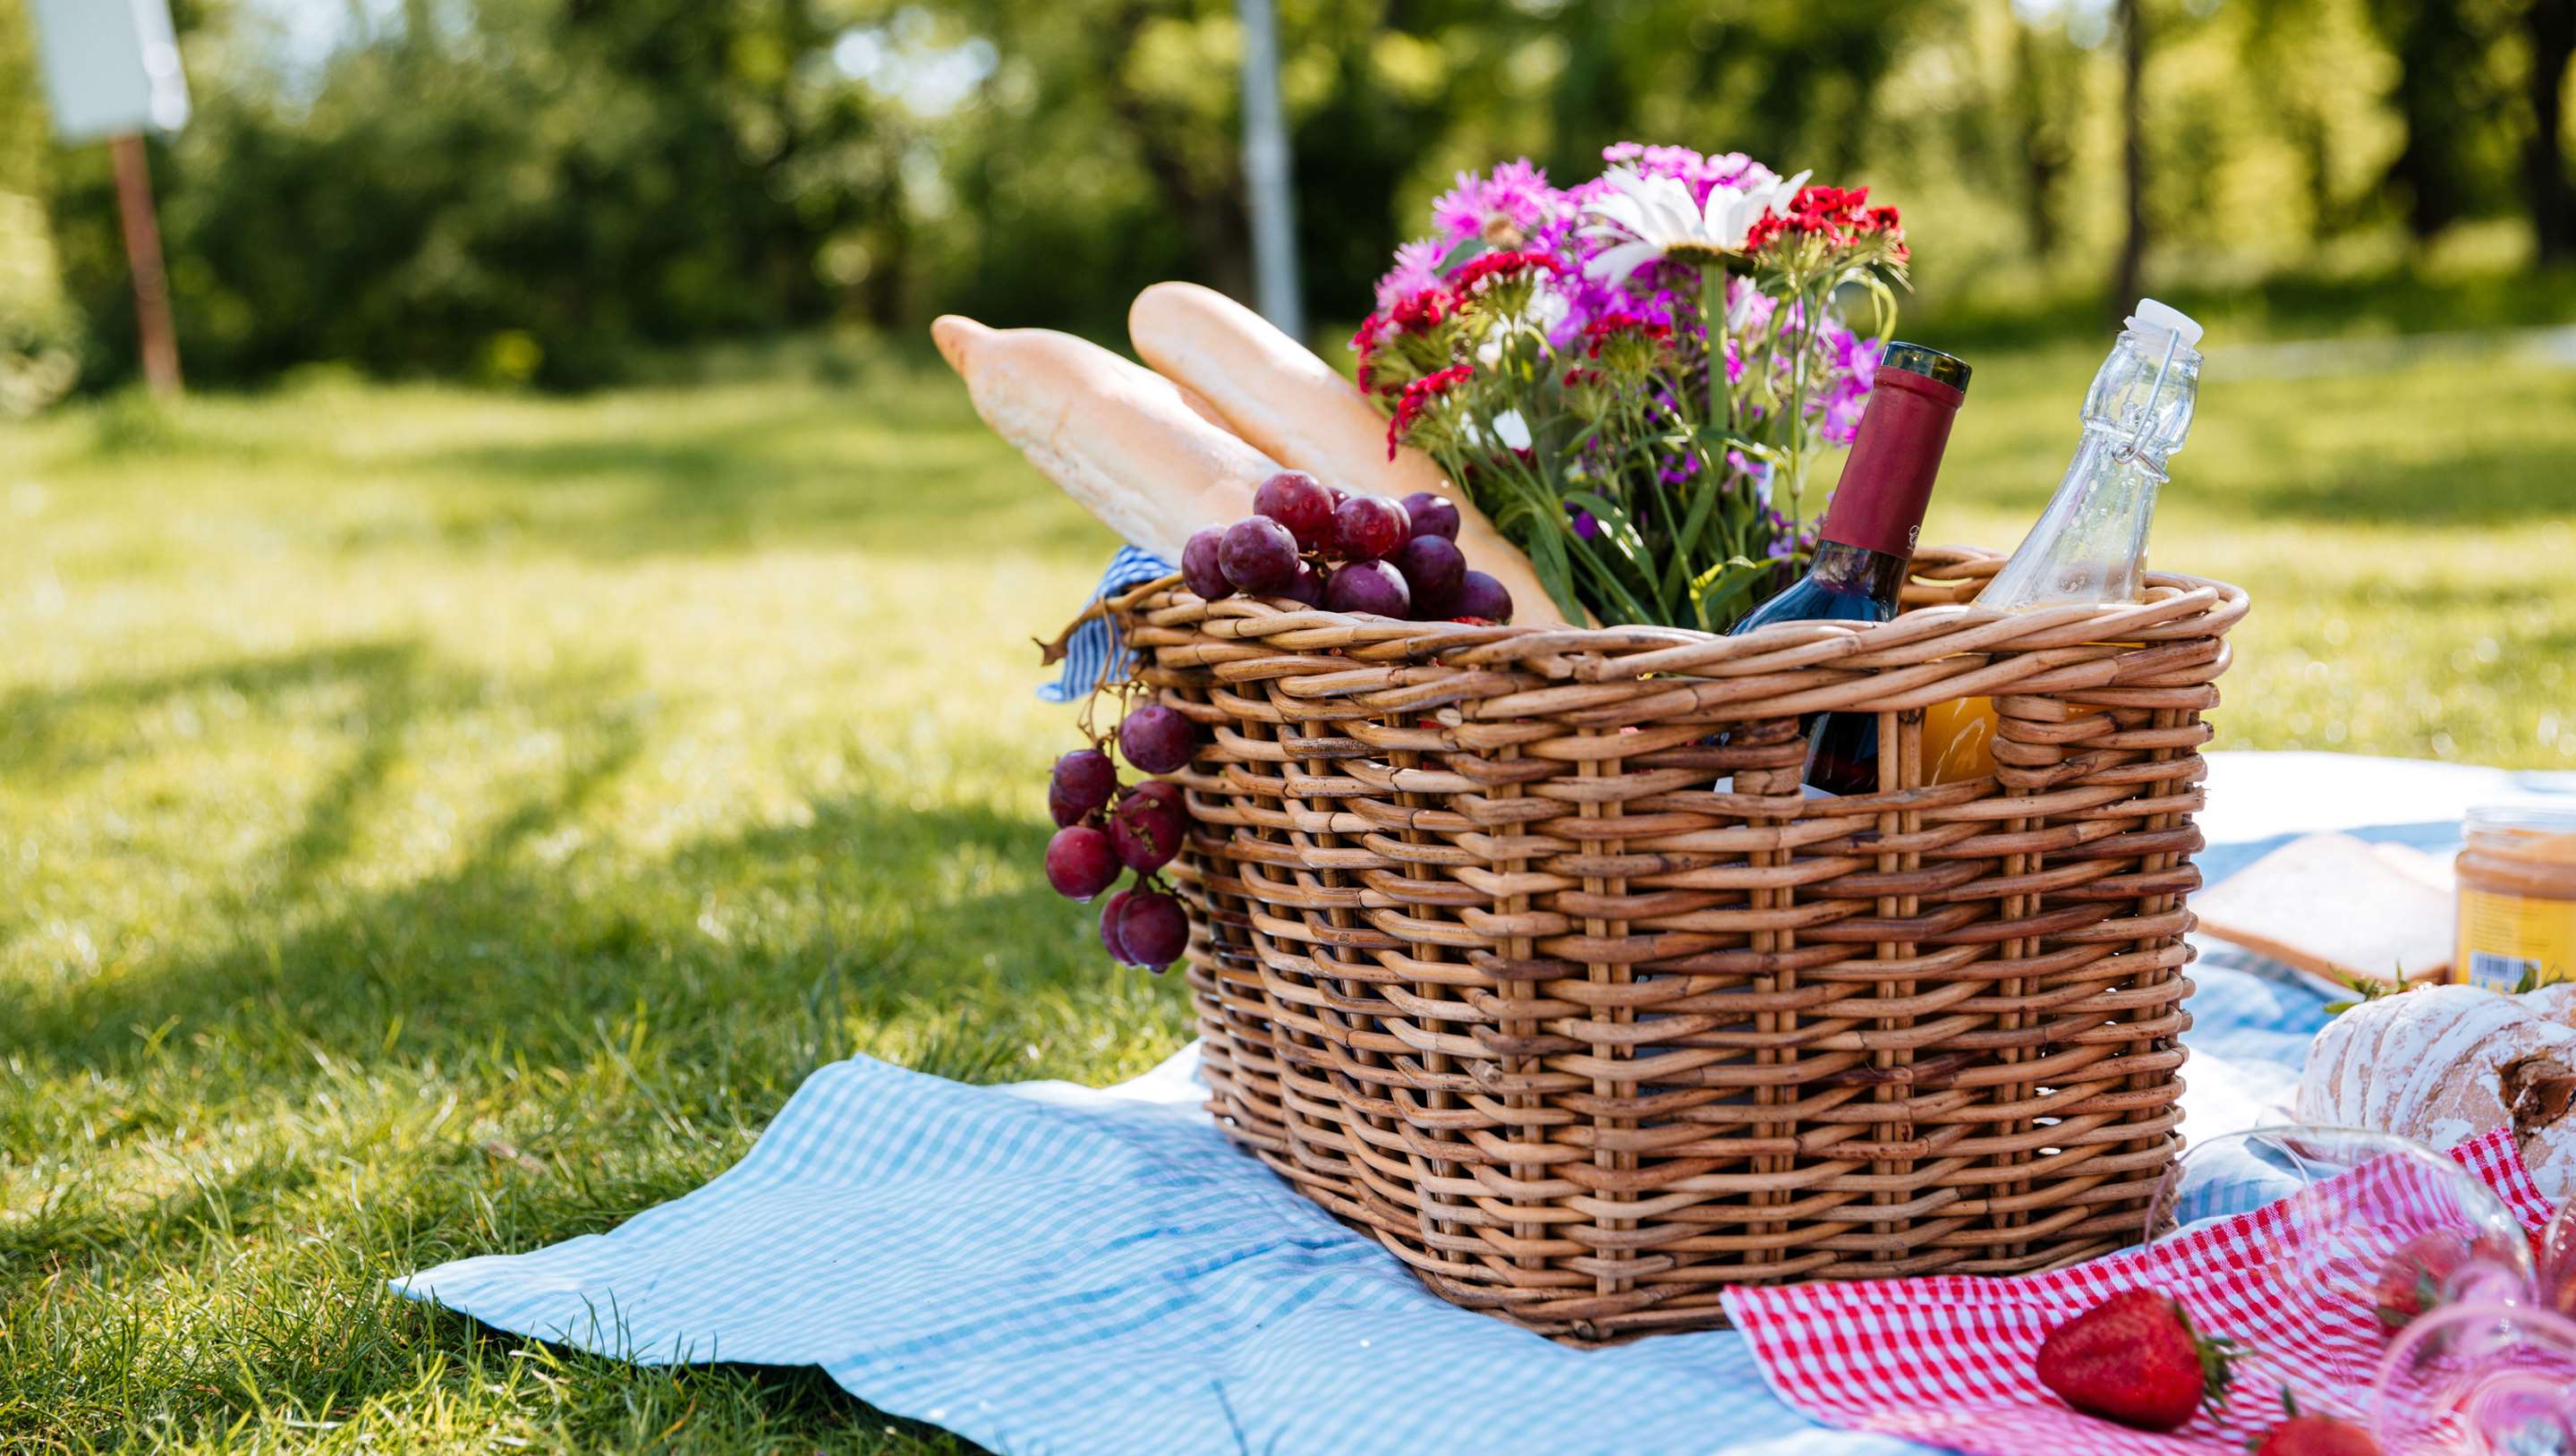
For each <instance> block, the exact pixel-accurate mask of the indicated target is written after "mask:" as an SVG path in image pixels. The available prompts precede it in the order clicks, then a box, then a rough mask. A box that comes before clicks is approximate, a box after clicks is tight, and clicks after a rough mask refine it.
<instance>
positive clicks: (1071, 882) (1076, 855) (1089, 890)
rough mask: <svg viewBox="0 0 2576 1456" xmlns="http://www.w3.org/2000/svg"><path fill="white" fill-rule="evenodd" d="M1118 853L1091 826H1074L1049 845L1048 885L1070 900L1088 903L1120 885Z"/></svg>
mask: <svg viewBox="0 0 2576 1456" xmlns="http://www.w3.org/2000/svg"><path fill="white" fill-rule="evenodd" d="M1118 869H1119V866H1118V853H1117V851H1116V850H1114V849H1112V848H1111V847H1110V844H1109V836H1108V835H1106V834H1103V833H1101V832H1100V831H1099V830H1097V829H1094V828H1092V827H1091V826H1090V825H1088V824H1074V825H1069V826H1067V827H1066V828H1063V829H1059V830H1057V831H1056V832H1055V838H1053V839H1050V840H1048V841H1047V848H1046V877H1047V883H1048V884H1050V885H1053V886H1055V892H1056V893H1057V894H1059V895H1062V896H1063V897H1065V898H1066V899H1068V900H1088V899H1090V898H1091V897H1092V896H1094V895H1097V894H1099V893H1100V892H1101V891H1103V890H1106V889H1108V888H1109V887H1110V886H1111V885H1114V884H1116V883H1118Z"/></svg>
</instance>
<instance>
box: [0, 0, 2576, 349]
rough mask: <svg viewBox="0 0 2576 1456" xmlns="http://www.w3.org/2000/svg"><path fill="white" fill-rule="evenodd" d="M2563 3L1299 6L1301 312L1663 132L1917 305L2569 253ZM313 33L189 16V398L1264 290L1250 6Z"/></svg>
mask: <svg viewBox="0 0 2576 1456" xmlns="http://www.w3.org/2000/svg"><path fill="white" fill-rule="evenodd" d="M22 3H23V0H0V190H5V189H6V188H7V186H8V185H10V184H9V183H8V181H7V180H6V179H7V177H8V176H9V175H10V174H9V172H8V170H7V169H9V168H11V167H13V166H16V167H18V169H19V170H20V171H26V170H28V167H27V165H25V161H24V159H25V157H32V158H34V161H35V163H36V164H37V166H38V167H39V168H40V169H49V174H46V175H40V177H39V180H38V181H36V182H34V183H32V184H21V185H29V186H32V187H34V188H35V189H36V190H37V191H38V192H39V193H40V194H41V195H42V197H43V200H44V203H45V206H46V207H48V208H49V209H50V212H51V217H52V228H53V232H54V234H55V237H56V239H57V240H58V242H59V245H60V251H61V254H62V257H63V260H64V262H63V272H64V275H65V277H66V278H67V280H68V283H69V287H70V290H71V292H72V294H73V296H74V297H75V298H76V299H77V300H78V301H79V302H80V303H81V304H82V305H83V307H84V309H85V311H86V313H87V316H88V317H89V319H90V320H91V324H92V327H91V330H90V333H89V335H88V339H89V347H90V348H91V349H92V350H93V351H95V352H94V356H93V358H92V360H91V365H92V368H91V377H93V378H94V379H100V380H108V379H113V378H115V377H118V375H119V374H120V373H121V372H122V371H123V370H124V369H125V368H126V367H127V363H128V361H127V353H128V351H130V349H131V347H132V345H131V342H130V339H131V330H130V319H129V317H128V310H129V307H130V305H129V303H128V301H127V296H126V291H125V286H124V276H123V264H122V260H121V256H120V254H119V252H118V250H117V244H116V235H115V231H114V216H115V212H114V207H113V202H112V193H111V191H110V188H109V182H108V176H107V168H106V164H105V160H104V158H103V157H102V156H100V155H98V154H97V153H96V152H95V150H94V149H84V150H78V151H66V152H53V151H52V150H51V149H49V148H45V147H43V146H41V145H36V146H32V147H31V146H28V145H27V144H26V143H24V142H23V141H21V140H20V139H21V138H25V137H28V136H30V135H32V134H33V133H32V129H31V128H21V127H13V126H8V125H6V118H7V116H8V114H9V108H11V107H17V108H20V109H21V110H23V109H24V108H25V107H26V106H27V105H28V104H29V101H28V97H29V88H30V86H31V84H32V83H31V81H30V79H29V78H28V77H27V76H25V75H24V74H22V72H23V66H21V67H20V71H19V72H13V71H12V70H11V68H10V52H9V50H8V45H9V35H10V30H9V27H8V24H7V21H9V20H14V19H15V17H16V14H17V12H18V9H19V7H20V5H21V4H22ZM2571 4H2576V0H2460V3H2458V4H2454V3H2452V0H2223V3H2222V0H1745V3H1741V4H1736V5H1729V6H1724V7H1712V6H1709V5H1707V4H1705V3H1704V0H1593V3H1588V4H1587V3H1581V0H1499V3H1498V0H1280V5H1279V9H1280V31H1281V42H1282V82H1283V91H1284V95H1285V99H1286V102H1287V106H1288V110H1289V115H1290V119H1291V123H1292V125H1293V127H1294V129H1295V136H1296V143H1297V151H1296V168H1295V176H1294V183H1295V186H1296V189H1297V212H1298V216H1299V219H1300V239H1299V241H1300V248H1301V253H1302V255H1303V258H1304V261H1305V264H1306V267H1307V269H1308V274H1309V283H1310V288H1309V291H1310V296H1311V297H1312V298H1313V300H1314V303H1315V308H1316V312H1317V313H1318V314H1319V315H1321V316H1322V317H1323V318H1325V319H1327V320H1329V319H1331V318H1332V317H1334V316H1335V315H1336V314H1337V313H1339V314H1344V315H1349V314H1354V313H1356V312H1357V311H1359V310H1360V308H1361V307H1362V306H1363V305H1364V302H1365V300H1366V298H1367V295H1368V288H1369V284H1370V282H1371V281H1372V279H1373V278H1374V276H1375V273H1376V271H1377V269H1378V268H1379V267H1380V266H1381V264H1382V260H1383V258H1384V256H1385V252H1386V248H1387V246H1388V244H1389V243H1390V242H1391V241H1393V240H1394V239H1395V238H1397V237H1400V236H1402V235H1404V234H1405V233H1408V232H1410V231H1414V230H1417V229H1418V228H1419V227H1420V225H1421V220H1422V217H1423V209H1424V206H1425V204H1426V203H1427V202H1428V201H1429V199H1430V198H1431V197H1432V196H1433V195H1434V194H1435V193H1437V192H1438V191H1440V190H1441V189H1442V188H1444V187H1446V186H1447V185H1448V183H1449V180H1450V177H1451V175H1452V174H1453V173H1455V172H1456V171H1458V170H1460V169H1462V168H1471V167H1473V168H1481V167H1484V166H1486V165H1488V164H1490V163H1491V162H1493V161H1494V160H1496V159H1498V158H1507V157H1511V156H1515V155H1524V154H1526V155H1528V156H1530V157H1531V158H1532V159H1533V160H1535V161H1538V162H1540V163H1541V164H1543V165H1545V166H1548V167H1549V168H1551V169H1552V170H1553V171H1555V172H1557V173H1558V174H1559V175H1579V174H1582V173H1588V172H1590V171H1591V170H1592V169H1593V168H1595V167H1596V166H1597V165H1598V159H1599V153H1600V148H1601V147H1602V146H1603V145H1604V144H1606V143H1608V142H1612V141H1617V140H1621V139H1626V138H1643V139H1675V140H1687V141H1690V142H1693V143H1695V144H1698V145H1701V146H1704V147H1713V148H1717V149H1721V150H1722V149H1734V148H1741V149H1743V150H1746V151H1750V152H1753V153H1755V154H1757V155H1761V156H1764V157H1765V158H1767V159H1770V160H1773V161H1776V162H1778V163H1780V164H1782V165H1784V166H1787V167H1790V168H1797V167H1805V166H1814V167H1817V168H1819V169H1822V170H1823V171H1824V172H1825V173H1827V174H1828V175H1832V176H1835V177H1838V178H1843V179H1848V180H1851V181H1855V182H1867V183H1870V184H1872V185H1873V186H1874V187H1875V189H1876V191H1877V195H1879V196H1880V197H1883V198H1885V199H1886V200H1889V201H1894V202H1898V203H1900V204H1902V205H1903V206H1905V207H1906V209H1907V213H1908V217H1909V220H1910V221H1912V222H1914V223H1915V224H1916V232H1917V235H1918V237H1920V238H1922V239H1924V240H1926V241H1927V242H1930V241H1932V240H1935V239H1937V240H1938V246H1927V247H1925V248H1924V249H1923V251H1922V256H1921V257H1920V258H1919V259H1918V263H1919V268H1918V273H1917V279H1918V283H1919V284H1920V286H1922V287H1923V288H1924V290H1925V294H1926V297H1927V298H1939V297H1947V298H1949V299H1952V300H1956V299H1958V298H1960V297H1962V296H1965V295H1969V294H1976V295H1979V296H1989V295H1990V296H1993V297H1996V298H1999V299H2000V298H2009V299H2021V300H2033V299H2041V298H2044V297H2048V296H2063V295H2067V294H2070V293H2072V292H2074V291H2077V290H2086V291H2098V290H2099V289H2101V288H2102V287H2103V285H2105V284H2106V283H2110V284H2116V285H2117V286H2118V287H2119V290H2120V291H2121V293H2122V294H2123V295H2124V298H2123V301H2125V296H2126V295H2128V294H2130V293H2132V292H2133V291H2134V289H2135V288H2136V287H2138V286H2142V285H2143V283H2144V282H2145V277H2141V276H2140V275H2146V276H2147V277H2152V276H2154V275H2156V274H2159V273H2162V272H2175V271H2180V272H2187V273H2188V274H2189V275H2190V276H2191V277H2193V278H2195V279H2201V280H2209V279H2214V278H2221V277H2225V278H2234V279H2241V280H2243V281H2245V282H2248V283H2250V282H2252V281H2253V280H2255V279H2256V278H2258V277H2260V276H2262V275H2263V274H2264V273H2265V272H2267V271H2271V272H2277V271H2280V270H2283V269H2286V268H2290V267H2293V266H2296V267H2299V268H2301V269H2303V270H2306V271H2309V272H2313V271H2314V262H2315V259H2316V258H2317V257H2318V256H2319V254H2320V253H2321V252H2322V251H2327V250H2331V249H2333V248H2334V247H2336V246H2337V245H2339V244H2340V243H2342V242H2343V241H2345V240H2357V241H2359V242H2361V243H2364V244H2366V245H2367V246H2363V247H2357V248H2345V249H2343V255H2344V256H2346V257H2347V258H2358V259H2365V260H2366V259H2368V258H2372V257H2377V258H2382V259H2385V260H2388V261H2390V262H2396V261H2401V260H2407V259H2412V258H2413V257H2416V256H2418V255H2420V254H2421V252H2422V249H2421V248H2420V247H2408V246H2403V245H2402V235H2403V231H2404V229H2406V228H2408V227H2428V226H2434V225H2435V224H2436V222H2437V221H2442V220H2449V219H2459V218H2480V217H2492V216H2497V215H2527V216H2528V217H2529V219H2530V221H2531V224H2532V227H2533V230H2534V233H2535V236H2537V237H2538V238H2539V239H2540V241H2541V247H2542V251H2543V253H2544V254H2545V255H2546V256H2550V257H2561V256H2565V255H2566V254H2567V252H2568V250H2569V242H2568V235H2569V232H2570V230H2571V228H2576V216H2571V214H2576V206H2571V204H2570V201H2569V194H2568V186H2567V177H2566V165H2567V163H2566V157H2565V154H2564V150H2563V147H2562V146H2561V145H2560V142H2561V140H2562V138H2561V136H2560V130H2561V128H2563V126H2564V118H2563V116H2561V115H2560V113H2559V111H2558V110H2557V109H2556V108H2557V105H2558V101H2559V99H2560V95H2561V92H2560V90H2559V89H2557V87H2556V86H2553V85H2552V84H2550V81H2549V78H2550V77H2552V76H2563V74H2564V72H2565V70H2566V66H2567V55H2568V50H2569V48H2570V46H2571V45H2576V38H2571V37H2570V35H2569V33H2568V30H2567V25H2568V10H2569V6H2570V5H2571ZM2435 12H2439V13H2435ZM278 13H281V12H280V11H279V10H278V8H277V7H276V6H274V5H271V4H268V3H265V0H183V3H182V4H181V5H180V6H179V14H178V19H179V21H180V24H181V26H182V33H183V39H182V48H183V51H184V53H185V55H186V57H187V60H188V64H189V67H190V72H191V81H192V89H193V90H194V92H195V94H196V97H197V100H198V119H197V121H196V123H195V124H194V125H192V126H191V128H190V129H189V130H188V131H187V132H186V133H185V134H183V135H181V136H180V137H178V138H176V139H175V140H173V141H171V142H167V143H162V144H158V145H160V146H162V148H163V152H164V155H163V158H162V164H161V165H160V166H159V167H158V169H157V171H158V176H159V179H160V181H161V183H162V187H163V193H164V204H165V206H164V222H165V228H166V231H167V234H168V238H167V241H168V248H169V252H170V256H171V274H172V284H173V289H174V293H175V295H176V301H177V304H178V311H179V316H180V326H181V329H182V331H183V336H184V338H185V342H186V347H187V350H188V352H189V356H190V365H191V371H192V373H193V374H194V375H195V376H196V377H198V378H200V379H204V380H210V381H222V380H232V381H248V380H257V379H260V378H264V377H267V376H270V375H273V374H275V373H277V372H278V371H280V370H282V369H285V368H288V367H291V366H293V365H295V364H298V363H301V362H304V361H308V360H339V361H346V362H349V363H352V364H355V365H357V366H359V367H362V368H365V369H368V370H370V371H375V372H381V373H390V374H402V373H429V374H438V375H464V376H470V377H481V378H486V379H492V380H497V381H515V380H533V381H536V382H540V383H546V384H552V385H581V384H586V383H591V382H595V381H601V380H607V379H612V378H616V377H618V376H619V375H621V374H623V373H625V372H627V371H628V370H629V369H630V368H631V367H632V364H633V361H634V359H635V358H636V356H637V355H638V354H639V353H643V352H648V351H658V350H662V349H665V348H679V347H686V346H689V345H692V344H695V343H697V342H700V341H703V340H707V339H711V338H719V337H727V336H746V335H760V334H768V333H775V332H781V331H790V330H805V329H811V328H815V327H819V326H823V325H829V324H835V323H858V324H865V325H871V326H875V327H880V328H885V329H910V328H913V327H915V326H917V325H918V324H919V323H920V322H922V321H923V320H924V319H926V318H927V317H928V316H929V315H930V314H932V313H935V312H938V311H940V310H943V309H955V310H960V311H965V312H971V313H977V314H981V315H985V316H989V317H994V318H1001V319H1009V320H1012V321H1014V322H1024V323H1035V324H1048V325H1054V326H1059V327H1070V328H1075V329H1080V330H1083V331H1086V332H1091V333H1094V334H1097V335H1103V336H1115V335H1116V334H1117V333H1118V332H1119V327H1120V323H1121V315H1122V314H1123V311H1124V303H1125V300H1126V299H1127V298H1129V297H1131V296H1132V295H1133V293H1134V291H1135V289H1136V288H1137V287H1139V286H1141V285H1142V284H1144V283H1146V282H1149V281H1152V280H1154V279H1157V278H1163V277H1175V276H1178V277H1194V278H1198V279H1201V280H1204V281H1209V282H1213V283H1216V284H1217V285H1219V286H1220V287H1225V288H1227V289H1229V291H1234V292H1237V293H1243V292H1247V291H1248V289H1247V288H1246V286H1245V279H1244V276H1243V272H1244V255H1245V252H1246V249H1245V246H1244V236H1245V221H1244V216H1243V208H1242V201H1241V192H1242V184H1241V175H1240V163H1239V159H1238V155H1237V150H1236V149H1237V139H1238V137H1239V135H1240V126H1239V118H1238V116H1237V114H1236V109H1235V108H1236V96H1235V89H1236V75H1237V65H1238V58H1239V37H1238V35H1237V33H1236V30H1235V13H1234V5H1233V3H1232V0H479V3H477V4H474V5H471V6H464V5H453V4H447V3H439V0H407V3H403V4H398V5H394V6H392V7H390V8H387V7H384V6H375V5H360V6H351V7H349V8H348V10H347V12H346V13H347V15H348V16H349V20H348V22H347V25H346V26H345V28H344V29H343V30H342V31H341V32H340V33H339V34H337V35H336V36H335V37H333V39H332V43H331V44H330V45H329V46H327V47H326V48H324V49H323V50H322V51H320V52H314V51H311V50H310V49H309V48H307V49H304V50H298V49H297V48H296V47H294V46H288V45H281V44H280V43H279V41H278V40H277V38H276V36H275V35H274V34H273V32H272V29H271V27H270V23H269V22H270V18H271V17H273V16H275V15H276V14H278ZM317 13H318V12H317ZM2124 13H2126V14H2129V15H2131V16H2133V17H2134V19H2135V21H2136V23H2135V24H2131V25H2120V24H2116V23H2115V22H2116V21H2118V20H2120V19H2121V18H2122V16H2123V14H2124ZM2124 37H2134V38H2135V39H2136V40H2137V42H2138V44H2137V45H2135V46H2130V45H2127V44H2125V43H2124V40H2123V38H2124ZM2419 41H2420V42H2422V45H2421V46H2419V47H2418V48H2417V49H2414V50H2409V49H2408V47H2409V46H2414V45H2416V43H2417V42H2419ZM2130 79H2134V85H2131V84H2129V80H2130ZM22 153H23V154H24V156H23V157H22V155H21V154H22ZM13 159H16V160H13ZM2284 179H2296V180H2295V185H2290V186H2284V185H2283V183H2284ZM2383 197H2385V198H2389V199H2393V202H2383V201H2381V199H2382V198H2383ZM2150 244H2152V246H2150ZM2374 249H2376V250H2377V251H2376V252H2374V251H2373V250H2374ZM2111 259H2117V260H2119V261H2120V267H2119V268H2118V269H2116V270H2114V269H2110V268H2106V266H2105V260H2111ZM2114 272H2117V273H2118V275H2119V276H2117V277H2112V276H2109V275H2110V274H2112V273H2114Z"/></svg>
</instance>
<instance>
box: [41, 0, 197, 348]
mask: <svg viewBox="0 0 2576 1456" xmlns="http://www.w3.org/2000/svg"><path fill="white" fill-rule="evenodd" d="M29 3H30V7H31V10H32V13H33V19H34V20H35V27H36V58H37V63H38V69H39V70H41V71H42V72H43V73H44V78H45V99H46V102H47V104H48V105H49V107H50V108H51V110H52V113H53V120H54V136H55V138H56V139H57V140H59V141H63V142H66V143H70V142H88V141H97V140H99V139H101V138H105V139H106V141H107V144H108V148H109V150H110V152H111V153H112V154H113V155H114V157H115V159H116V205H117V212H118V215H119V217H120V219H121V220H122V221H123V223H124V226H125V262H126V267H127V269H128V270H129V271H130V272H131V273H132V274H133V277H134V326H135V330H136V332H137V333H138V334H140V335H141V338H142V346H143V377H144V379H145V380H147V381H148V382H149V383H150V384H151V386H152V390H153V392H154V393H156V394H163V395H175V394H177V393H178V392H179V336H178V331H177V330H176V328H174V327H173V325H172V323H171V320H170V282H169V277H168V275H167V274H166V273H165V272H164V271H163V269H162V266H161V225H160V223H159V222H158V220H156V219H155V218H154V217H153V215H152V174H151V171H150V170H149V168H148V166H147V164H146V162H145V159H144V154H143V133H144V132H145V131H147V130H148V131H161V132H171V131H177V130H178V129H179V128H180V127H182V126H184V125H186V124H187V121H188V78H187V76H186V75H185V74H184V73H183V72H182V71H181V70H180V69H179V44H178V39H177V35H176V32H175V31H173V29H172V28H171V25H170V7H169V4H168V0H29Z"/></svg>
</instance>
